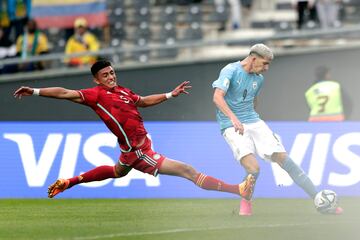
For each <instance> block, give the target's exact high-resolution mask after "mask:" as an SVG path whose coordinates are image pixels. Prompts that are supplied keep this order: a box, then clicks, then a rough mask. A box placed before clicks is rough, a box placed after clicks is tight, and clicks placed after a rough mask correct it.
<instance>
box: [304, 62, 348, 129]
mask: <svg viewBox="0 0 360 240" xmlns="http://www.w3.org/2000/svg"><path fill="white" fill-rule="evenodd" d="M315 76H316V80H315V83H314V84H313V85H312V86H311V87H310V88H309V89H308V90H307V91H306V92H305V98H306V101H307V104H308V106H309V108H310V115H309V119H308V120H309V121H310V122H321V121H343V120H344V119H345V116H344V110H343V101H342V94H341V93H342V91H341V87H340V84H339V83H338V82H336V81H334V80H332V79H331V76H330V72H329V69H328V68H327V67H325V66H320V67H318V68H317V69H316V70H315Z"/></svg>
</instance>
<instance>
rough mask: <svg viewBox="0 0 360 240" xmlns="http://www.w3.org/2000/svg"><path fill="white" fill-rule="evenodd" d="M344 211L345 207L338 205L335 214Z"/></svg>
mask: <svg viewBox="0 0 360 240" xmlns="http://www.w3.org/2000/svg"><path fill="white" fill-rule="evenodd" d="M343 212H344V209H343V208H342V207H337V208H336V209H335V213H334V214H335V215H341V214H343Z"/></svg>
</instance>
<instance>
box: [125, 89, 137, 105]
mask: <svg viewBox="0 0 360 240" xmlns="http://www.w3.org/2000/svg"><path fill="white" fill-rule="evenodd" d="M128 92H129V94H130V98H131V99H132V100H133V101H134V103H137V102H138V101H139V100H140V95H137V94H136V93H134V92H133V91H131V90H130V89H128Z"/></svg>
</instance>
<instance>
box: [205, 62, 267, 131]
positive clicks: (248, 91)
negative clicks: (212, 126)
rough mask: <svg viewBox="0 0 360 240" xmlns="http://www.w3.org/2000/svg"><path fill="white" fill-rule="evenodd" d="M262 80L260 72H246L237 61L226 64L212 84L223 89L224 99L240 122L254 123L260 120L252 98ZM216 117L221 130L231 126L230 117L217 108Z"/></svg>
mask: <svg viewBox="0 0 360 240" xmlns="http://www.w3.org/2000/svg"><path fill="white" fill-rule="evenodd" d="M263 82H264V77H263V76H262V75H261V74H255V73H247V72H246V71H245V70H244V69H243V67H242V66H241V64H240V62H239V61H237V62H234V63H230V64H228V65H226V66H225V67H224V68H223V69H222V70H221V72H220V75H219V78H218V79H217V80H216V81H214V82H213V84H212V86H213V88H219V89H222V90H223V91H225V93H226V94H225V97H224V99H225V101H226V103H227V104H228V106H229V107H230V109H231V111H232V112H233V113H234V114H235V115H236V116H237V118H238V119H239V121H240V122H241V123H254V122H257V121H259V120H260V117H259V114H258V113H257V112H255V109H254V99H255V97H256V96H257V95H258V94H259V91H260V88H261V86H262V84H263ZM216 119H217V121H218V123H219V124H220V128H221V131H224V130H225V129H226V128H228V127H232V126H233V125H232V123H231V121H230V119H229V118H228V117H227V116H225V114H224V113H223V112H221V111H220V110H219V109H216Z"/></svg>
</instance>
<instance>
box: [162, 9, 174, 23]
mask: <svg viewBox="0 0 360 240" xmlns="http://www.w3.org/2000/svg"><path fill="white" fill-rule="evenodd" d="M176 16H177V13H176V7H175V6H172V5H170V6H166V7H163V8H162V9H161V11H160V13H159V22H160V23H165V22H170V23H175V22H176Z"/></svg>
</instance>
